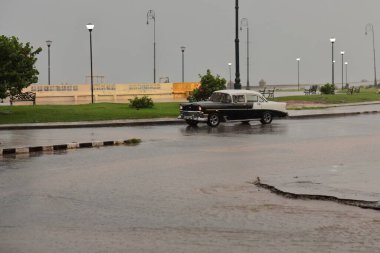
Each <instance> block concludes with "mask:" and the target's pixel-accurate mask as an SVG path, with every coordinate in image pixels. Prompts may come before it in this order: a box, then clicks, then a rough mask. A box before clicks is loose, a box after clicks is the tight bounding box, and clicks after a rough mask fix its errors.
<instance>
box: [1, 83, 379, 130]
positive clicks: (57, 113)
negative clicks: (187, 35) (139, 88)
mask: <svg viewBox="0 0 380 253" xmlns="http://www.w3.org/2000/svg"><path fill="white" fill-rule="evenodd" d="M376 92H377V90H376V89H362V90H361V92H360V93H359V94H353V95H347V94H336V95H307V96H306V95H302V96H289V97H280V98H275V99H274V100H275V101H285V102H286V101H291V100H292V101H310V102H318V103H322V104H343V103H357V102H369V101H380V94H377V93H376ZM305 106H307V105H305ZM308 108H309V107H304V108H301V109H308ZM296 109H297V108H296ZM313 109H315V107H313ZM178 114H179V103H155V105H154V107H153V108H151V109H140V110H136V109H132V108H130V107H129V106H128V104H108V103H101V104H93V105H91V104H86V105H36V106H0V124H19V123H46V122H75V121H98V120H99V121H101V120H118V119H149V118H166V117H168V118H175V117H177V116H178Z"/></svg>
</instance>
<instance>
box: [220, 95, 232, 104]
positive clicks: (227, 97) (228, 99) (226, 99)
mask: <svg viewBox="0 0 380 253" xmlns="http://www.w3.org/2000/svg"><path fill="white" fill-rule="evenodd" d="M220 102H222V103H228V104H229V103H231V102H232V100H231V96H230V94H225V93H224V94H222V99H221V100H220Z"/></svg>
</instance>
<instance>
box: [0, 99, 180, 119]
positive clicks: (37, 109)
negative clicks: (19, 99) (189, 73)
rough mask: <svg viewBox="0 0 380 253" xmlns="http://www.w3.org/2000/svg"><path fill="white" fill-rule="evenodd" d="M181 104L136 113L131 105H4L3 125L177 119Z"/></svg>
mask: <svg viewBox="0 0 380 253" xmlns="http://www.w3.org/2000/svg"><path fill="white" fill-rule="evenodd" d="M178 114H179V103H155V105H154V107H153V108H152V109H140V110H136V109H133V108H130V107H129V106H128V104H108V103H101V104H93V105H92V104H87V105H35V106H0V124H17V123H45V122H75V121H96V120H118V119H146V118H166V117H177V116H178Z"/></svg>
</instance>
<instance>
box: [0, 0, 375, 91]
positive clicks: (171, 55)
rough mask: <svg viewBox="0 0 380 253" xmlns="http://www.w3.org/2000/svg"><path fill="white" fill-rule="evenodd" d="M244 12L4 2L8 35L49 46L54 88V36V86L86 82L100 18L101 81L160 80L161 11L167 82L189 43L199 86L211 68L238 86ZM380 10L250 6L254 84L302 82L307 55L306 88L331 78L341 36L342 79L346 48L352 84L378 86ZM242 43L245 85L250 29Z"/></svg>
mask: <svg viewBox="0 0 380 253" xmlns="http://www.w3.org/2000/svg"><path fill="white" fill-rule="evenodd" d="M234 7H235V1H234V0H107V1H105V0H103V1H101V0H98V1H95V0H65V1H62V0H0V9H1V15H0V34H4V35H7V36H11V35H14V36H17V37H19V38H20V40H21V41H22V42H27V41H29V42H31V43H32V45H33V46H34V47H42V48H43V49H44V50H43V52H41V54H40V55H39V60H38V62H37V68H38V70H39V71H40V76H39V83H47V65H48V64H47V58H48V57H47V46H46V43H45V41H46V40H52V41H53V44H52V46H51V82H52V83H83V82H85V76H86V75H89V73H90V53H89V51H90V50H89V32H88V31H87V30H86V27H85V25H86V24H87V23H89V22H92V23H93V24H94V25H95V29H94V31H93V33H92V35H93V57H94V75H104V76H105V81H106V82H108V83H132V82H144V83H145V82H152V81H153V25H149V26H148V25H147V24H146V14H147V12H148V10H150V9H153V10H154V11H155V13H156V32H157V76H158V77H160V76H168V77H169V78H170V81H172V82H178V81H181V66H182V65H181V50H180V47H181V46H182V45H184V46H186V51H185V81H198V80H199V78H198V74H201V73H205V72H206V69H208V68H209V69H211V71H212V72H213V73H215V74H220V75H221V76H223V77H225V78H226V79H227V80H229V71H228V62H232V63H233V71H232V72H233V79H234V72H235V71H234V66H235V56H234V39H235V34H234V32H235V31H234V25H235V24H234V20H235V9H234ZM379 10H380V1H379V0H240V18H243V17H246V18H248V20H249V27H250V33H251V36H250V50H251V54H250V55H251V60H250V62H251V68H250V82H251V85H253V84H254V85H257V83H258V81H259V80H260V79H264V80H266V81H267V83H269V84H279V83H285V84H286V83H297V63H296V58H298V57H300V58H301V83H308V84H310V83H324V82H331V43H330V41H329V38H330V37H332V36H334V37H336V43H335V58H336V60H337V62H336V72H335V80H336V83H340V82H341V56H340V51H341V50H344V51H346V54H345V61H348V62H349V70H348V76H349V81H357V80H362V79H368V80H373V76H374V74H373V72H374V70H373V51H372V38H371V36H365V34H364V32H365V26H366V24H367V23H372V24H373V25H374V27H375V35H376V34H380V13H379ZM240 40H241V41H240V48H241V54H240V58H241V61H240V64H241V75H242V83H245V82H246V33H245V32H241V33H240ZM376 40H377V41H378V42H380V37H378V38H376ZM379 50H380V48H379ZM379 54H380V51H379ZM379 63H380V62H379ZM379 74H380V73H379ZM157 79H158V78H157Z"/></svg>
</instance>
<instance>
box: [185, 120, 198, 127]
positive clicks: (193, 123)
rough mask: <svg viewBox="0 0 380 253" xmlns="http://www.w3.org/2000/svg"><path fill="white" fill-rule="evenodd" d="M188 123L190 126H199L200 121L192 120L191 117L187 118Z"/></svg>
mask: <svg viewBox="0 0 380 253" xmlns="http://www.w3.org/2000/svg"><path fill="white" fill-rule="evenodd" d="M186 123H187V124H188V125H189V126H197V125H198V121H196V120H191V119H187V120H186Z"/></svg>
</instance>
